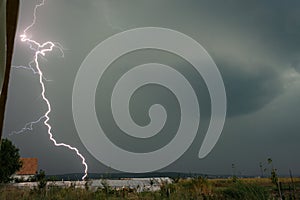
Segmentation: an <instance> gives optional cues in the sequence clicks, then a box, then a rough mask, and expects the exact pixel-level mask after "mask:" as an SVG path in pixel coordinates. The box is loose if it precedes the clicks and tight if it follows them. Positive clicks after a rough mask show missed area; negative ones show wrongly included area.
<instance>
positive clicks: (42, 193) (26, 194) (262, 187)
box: [0, 177, 300, 200]
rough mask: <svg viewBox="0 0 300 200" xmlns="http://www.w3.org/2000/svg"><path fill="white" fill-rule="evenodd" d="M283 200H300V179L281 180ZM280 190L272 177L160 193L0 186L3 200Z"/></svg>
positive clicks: (179, 185)
mask: <svg viewBox="0 0 300 200" xmlns="http://www.w3.org/2000/svg"><path fill="white" fill-rule="evenodd" d="M279 182H281V192H282V195H283V196H284V199H300V178H294V180H293V183H294V184H292V183H291V179H289V178H280V179H279ZM278 197H279V194H278V190H277V188H276V187H275V186H274V185H273V184H272V181H271V180H270V179H269V178H243V179H237V180H233V179H205V178H201V177H200V178H193V179H177V180H175V181H174V183H172V184H164V185H162V186H161V190H160V191H156V192H141V193H138V192H136V191H134V190H127V189H124V190H113V189H110V188H106V189H98V190H96V191H92V190H90V189H88V188H86V189H78V188H75V187H69V188H59V187H50V188H47V189H38V188H36V189H19V188H16V187H13V186H10V185H2V186H1V187H0V199H1V200H13V199H20V200H29V199H30V200H60V199H67V200H68V199H70V200H73V199H81V200H88V199H108V200H113V199H145V200H148V199H149V200H150V199H174V200H177V199H178V200H185V199H199V200H201V199H211V200H214V199H243V200H252V199H259V200H264V199H266V200H268V199H278Z"/></svg>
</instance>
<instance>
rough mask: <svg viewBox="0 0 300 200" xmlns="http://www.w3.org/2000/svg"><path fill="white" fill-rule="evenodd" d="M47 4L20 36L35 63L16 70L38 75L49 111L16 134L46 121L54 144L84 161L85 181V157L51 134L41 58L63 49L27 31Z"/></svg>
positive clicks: (36, 7) (35, 8)
mask: <svg viewBox="0 0 300 200" xmlns="http://www.w3.org/2000/svg"><path fill="white" fill-rule="evenodd" d="M44 4H45V0H42V1H41V2H40V3H39V4H37V5H35V7H34V11H33V20H32V23H31V24H30V25H29V26H27V27H26V28H25V29H24V31H23V34H22V35H20V38H21V41H22V42H26V43H27V44H28V45H29V48H30V49H31V50H33V51H34V52H35V53H34V59H33V62H31V63H29V66H27V67H26V66H15V68H23V69H29V70H32V72H33V73H34V74H38V76H39V83H40V85H41V88H42V92H41V97H42V99H43V101H44V102H45V103H46V104H47V111H46V113H45V114H44V115H43V116H41V117H40V118H39V119H38V120H36V121H33V122H29V123H27V124H26V125H25V127H24V128H23V129H21V130H20V131H17V132H14V133H16V134H18V133H22V132H24V131H26V130H32V128H33V127H32V126H33V125H34V124H36V123H39V122H40V121H42V120H44V121H43V123H44V125H45V126H46V127H47V130H48V135H49V139H50V140H51V141H52V142H53V143H54V145H55V146H63V147H66V148H68V149H70V150H72V151H75V152H76V154H77V155H78V156H79V157H80V158H81V160H82V165H83V166H84V176H83V177H82V180H84V179H85V178H86V177H87V172H88V165H87V163H86V162H85V158H84V157H83V155H82V154H81V153H80V152H79V151H78V149H77V148H75V147H72V146H70V145H68V144H65V143H58V142H57V141H56V140H55V139H54V138H53V134H52V132H51V129H52V127H51V125H50V124H49V122H48V121H49V119H50V118H49V113H50V112H51V104H50V102H49V100H48V99H47V97H46V95H45V83H44V81H45V78H44V76H43V72H42V70H41V68H40V64H39V58H44V56H45V55H46V53H48V52H51V51H52V50H53V48H58V49H59V50H60V51H61V52H62V47H61V45H59V44H58V43H54V42H51V41H47V42H44V43H39V42H37V41H35V40H33V39H31V38H29V37H28V36H27V34H26V33H27V31H28V30H29V29H30V28H32V27H33V26H34V24H35V23H36V12H37V10H38V8H39V7H41V6H43V5H44ZM33 64H34V66H35V69H34V68H33Z"/></svg>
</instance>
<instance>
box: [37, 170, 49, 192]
mask: <svg viewBox="0 0 300 200" xmlns="http://www.w3.org/2000/svg"><path fill="white" fill-rule="evenodd" d="M35 177H36V180H37V181H38V188H39V189H45V187H46V185H47V180H46V173H45V171H43V170H40V171H39V173H37V174H36V175H35Z"/></svg>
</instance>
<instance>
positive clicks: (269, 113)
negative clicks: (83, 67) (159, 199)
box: [5, 0, 300, 174]
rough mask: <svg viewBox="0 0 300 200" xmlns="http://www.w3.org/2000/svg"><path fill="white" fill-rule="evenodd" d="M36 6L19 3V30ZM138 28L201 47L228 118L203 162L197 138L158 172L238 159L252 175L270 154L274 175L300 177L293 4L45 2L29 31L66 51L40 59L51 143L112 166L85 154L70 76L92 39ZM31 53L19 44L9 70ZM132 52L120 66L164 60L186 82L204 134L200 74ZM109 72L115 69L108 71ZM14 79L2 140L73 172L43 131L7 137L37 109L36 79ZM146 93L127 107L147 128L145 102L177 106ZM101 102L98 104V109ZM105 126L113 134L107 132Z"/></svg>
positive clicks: (298, 39) (97, 167)
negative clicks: (217, 79) (216, 76)
mask: <svg viewBox="0 0 300 200" xmlns="http://www.w3.org/2000/svg"><path fill="white" fill-rule="evenodd" d="M34 3H36V1H34V0H32V1H26V2H25V1H24V2H22V5H21V13H20V20H19V29H18V30H19V31H20V30H22V29H23V28H24V27H25V26H26V25H27V24H28V22H29V21H30V20H31V19H32V10H33V5H34ZM143 26H159V27H166V28H171V29H174V30H178V31H181V32H183V33H185V34H187V35H189V36H191V37H192V38H194V39H195V40H197V41H198V42H199V43H200V44H201V45H203V47H204V48H205V49H206V50H207V51H208V53H209V54H210V55H211V56H212V58H213V59H214V61H215V62H216V64H217V66H218V68H219V70H220V72H221V75H222V77H223V80H224V84H225V87H226V93H227V98H228V118H227V121H226V124H225V128H224V131H223V133H222V136H221V139H220V141H219V142H218V144H217V145H216V147H215V149H214V150H213V151H212V153H211V154H210V155H209V156H208V157H207V158H205V159H203V160H199V159H197V154H198V151H199V147H200V145H201V142H202V139H203V134H202V135H201V134H199V135H200V136H197V138H196V140H195V142H194V144H193V145H192V147H191V148H190V149H189V150H188V152H187V153H186V154H185V155H184V156H182V157H181V158H180V159H179V160H178V161H177V162H176V163H175V164H174V165H171V166H169V167H167V168H166V169H164V170H165V171H186V172H189V171H190V172H191V171H195V172H204V173H212V174H213V173H218V174H222V173H223V174H224V173H227V174H228V173H230V171H231V164H232V163H237V164H238V165H239V166H240V168H242V169H243V170H245V171H248V173H251V174H257V171H258V170H257V168H258V165H257V163H259V162H260V161H263V160H264V159H265V158H266V157H268V156H271V157H272V158H273V160H274V161H276V160H277V161H278V168H279V169H281V170H285V169H286V168H289V167H290V168H292V169H295V173H298V174H299V173H300V171H299V169H300V168H299V167H300V163H299V161H297V160H295V159H294V158H295V157H297V156H298V155H297V152H299V151H300V149H299V148H300V146H299V140H298V138H299V123H298V121H299V115H300V111H299V108H300V107H299V103H298V102H299V90H300V86H299V85H300V1H292V0H291V1H280V0H274V1H267V0H265V1H258V0H255V1H238V0H230V1H217V0H212V1H208V0H204V1H199V0H188V1H182V0H172V1H171V0H166V1H161V0H152V1H147V0H144V1H143V0H140V1H133V0H122V1H110V0H101V1H94V0H87V1H79V0H76V1H72V2H71V1H69V0H51V1H50V0H49V1H46V6H45V7H43V8H42V9H41V10H40V11H39V12H38V20H37V25H36V26H35V27H34V28H33V29H32V30H31V31H30V33H31V34H32V35H33V36H34V38H38V39H39V40H42V41H43V40H45V39H47V40H48V39H51V40H54V41H59V42H60V43H62V44H63V46H64V47H65V48H66V50H65V57H64V58H61V57H59V52H55V53H54V54H52V55H51V56H48V57H47V61H42V63H43V70H44V71H45V76H46V78H48V79H51V80H53V81H52V82H47V84H46V87H47V92H46V93H47V96H48V97H49V100H50V101H51V103H52V108H53V110H52V112H51V119H50V122H51V124H52V125H53V133H54V135H55V138H57V139H58V140H59V141H66V142H68V143H70V144H72V145H74V146H76V147H78V148H79V149H80V150H81V152H83V154H84V155H85V156H86V158H87V162H88V164H89V167H90V171H91V172H108V171H109V170H110V171H111V169H109V168H108V167H104V166H103V165H102V164H100V163H99V162H98V161H97V160H95V159H94V158H93V157H92V156H91V155H90V154H89V153H88V151H87V150H86V149H85V148H84V146H83V145H82V143H81V141H80V139H79V137H78V135H77V133H76V129H75V126H74V122H73V119H72V108H71V98H72V97H71V96H72V87H73V82H74V79H75V76H76V73H77V70H78V68H79V66H80V64H81V62H82V60H83V59H84V58H85V56H86V55H87V54H88V52H90V51H91V50H92V49H93V48H94V47H95V46H96V45H97V44H98V43H99V42H101V41H103V40H105V39H106V38H107V37H109V36H111V35H112V34H115V33H118V32H120V31H121V30H126V29H130V28H133V27H143ZM31 53H32V52H30V51H28V48H27V46H26V45H24V43H20V42H18V41H17V42H16V48H15V56H14V64H15V65H26V64H27V63H28V62H29V61H30V59H31ZM57 54H58V56H57ZM143 54H144V55H143ZM135 55H136V56H132V57H130V55H128V56H129V57H128V59H127V60H126V59H125V61H124V60H121V59H120V60H119V61H120V62H121V61H124V62H125V64H124V63H123V64H122V63H120V64H119V67H124V66H125V65H126V66H127V65H128V66H130V65H132V64H134V63H136V62H137V61H138V60H141V61H147V62H150V61H152V62H153V60H155V61H157V62H160V61H164V62H166V64H169V65H170V66H173V67H174V68H175V69H177V70H179V71H180V72H181V73H183V74H184V75H186V76H187V77H188V78H189V81H190V82H191V84H192V86H193V87H194V89H195V91H196V93H197V96H198V98H199V99H200V108H201V117H204V119H203V118H201V120H202V119H203V121H204V126H203V124H200V128H201V129H203V130H202V132H205V130H206V129H207V126H208V122H207V120H208V116H209V114H210V109H209V107H210V106H209V98H208V97H209V95H208V92H207V89H206V86H205V83H204V82H203V80H200V79H201V77H200V79H199V76H198V75H195V73H194V72H195V71H194V70H191V67H190V66H189V65H188V64H187V63H185V62H181V61H178V60H176V59H174V58H171V57H168V55H165V54H159V55H152V56H150V54H149V52H144V53H143V52H139V53H138V52H135ZM195 56H196V55H195ZM138 57H140V58H138ZM138 64H141V63H138ZM187 69H189V70H187ZM111 70H113V66H112V68H111ZM295 70H296V71H297V72H299V73H295ZM115 73H117V72H114V71H113V72H112V73H111V75H112V76H113V75H114V74H115ZM118 73H119V72H118ZM12 76H13V78H12V81H11V85H10V99H9V102H8V106H7V115H6V124H5V136H6V137H10V138H11V139H12V140H13V141H14V142H15V143H16V144H17V145H18V146H19V147H20V149H21V154H22V156H27V157H32V156H37V157H38V158H39V161H40V163H41V165H40V167H41V168H43V169H45V170H46V171H47V172H49V173H52V174H55V173H66V172H81V171H82V166H81V165H80V163H79V161H78V159H77V157H75V156H74V154H73V153H72V152H68V151H65V150H64V149H62V148H58V149H57V148H55V147H53V145H52V143H51V142H49V140H48V136H47V133H46V130H45V128H44V127H43V126H42V125H37V126H35V127H34V128H35V129H34V130H33V132H28V133H25V134H23V135H20V136H17V135H13V136H9V133H10V132H11V131H13V130H18V129H20V128H21V127H22V126H23V124H25V123H27V122H28V121H30V120H32V119H34V120H35V119H37V118H38V117H39V115H40V114H41V113H42V112H43V111H44V109H45V107H44V104H43V103H41V99H40V97H39V95H40V94H39V92H40V87H39V86H38V85H36V81H37V79H36V78H32V74H31V72H25V71H24V70H23V71H22V70H15V69H14V70H13V72H12ZM107 79H109V77H107ZM99 87H101V86H99ZM154 89H155V88H147V87H145V88H143V89H142V90H140V91H138V92H137V93H136V94H135V95H134V97H133V99H132V103H131V105H130V106H131V108H130V109H131V111H132V116H133V118H134V120H135V121H136V122H137V123H138V124H147V123H146V122H148V121H149V119H148V118H147V108H148V107H149V106H150V105H151V104H152V103H153V102H160V103H162V104H167V103H169V104H170V105H169V106H170V107H171V108H170V109H169V108H168V107H167V109H169V110H170V111H169V112H170V113H171V115H172V112H173V111H172V109H173V110H175V109H174V108H172V105H173V104H174V106H176V105H177V104H176V101H168V98H170V97H164V95H165V96H172V94H169V95H167V94H168V93H167V92H165V90H164V89H161V88H160V89H158V88H156V92H158V94H161V95H158V97H157V99H151V98H148V96H149V95H147V92H149V91H150V92H152V90H154ZM105 92H107V93H109V91H105ZM97 94H98V95H99V96H100V95H101V94H103V93H100V92H99V93H97ZM105 94H106V93H105ZM163 94H164V95H163ZM159 97H162V98H163V99H159ZM97 98H98V97H97ZM105 98H106V97H105ZM155 98H156V97H155ZM105 100H107V99H105ZM171 104H172V105H171ZM101 106H103V105H102V104H101V103H99V104H98V105H96V107H100V108H101ZM97 111H98V112H100V111H101V109H98V110H97ZM140 111H141V112H140ZM202 114H203V115H202ZM106 120H107V121H108V123H110V121H111V120H110V119H109V118H106ZM169 120H170V121H172V120H173V121H175V122H174V123H178V122H176V121H178V116H175V115H174V116H172V117H171V118H170V119H169ZM167 125H168V126H171V125H172V123H171V125H170V124H167ZM174 127H175V128H176V126H174ZM174 127H173V128H174ZM107 129H111V130H115V129H112V128H111V127H109V126H108V127H107ZM116 130H117V129H116ZM87 131H88V130H87ZM202 132H201V133H202ZM115 139H118V138H117V137H115ZM167 139H168V138H167ZM167 139H166V141H168V140H167ZM166 141H164V140H162V142H166ZM157 145H158V146H161V145H162V144H161V143H157ZM123 146H126V144H123ZM140 146H142V145H139V147H140ZM148 146H149V145H148ZM279 146H280V148H278V147H279ZM154 147H155V146H154ZM130 148H132V147H130ZM156 148H157V147H156ZM149 149H150V146H149ZM287 155H289V156H287ZM65 160H66V162H64V161H65ZM58 163H59V164H58ZM69 163H71V165H70V164H69ZM276 164H277V163H276ZM220 166H222V167H220ZM281 172H282V171H281ZM245 173H247V172H245Z"/></svg>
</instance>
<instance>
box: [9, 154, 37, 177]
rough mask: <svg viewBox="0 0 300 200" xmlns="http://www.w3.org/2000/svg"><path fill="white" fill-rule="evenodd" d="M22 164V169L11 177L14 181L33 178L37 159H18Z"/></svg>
mask: <svg viewBox="0 0 300 200" xmlns="http://www.w3.org/2000/svg"><path fill="white" fill-rule="evenodd" d="M20 160H21V162H22V168H21V169H20V170H19V171H18V172H16V174H14V175H13V177H12V178H14V179H21V180H25V181H26V180H28V179H30V178H32V177H34V176H35V174H36V172H37V170H38V159H37V158H20Z"/></svg>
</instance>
